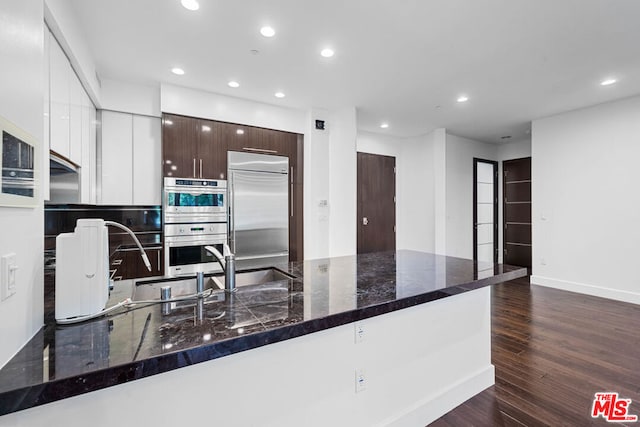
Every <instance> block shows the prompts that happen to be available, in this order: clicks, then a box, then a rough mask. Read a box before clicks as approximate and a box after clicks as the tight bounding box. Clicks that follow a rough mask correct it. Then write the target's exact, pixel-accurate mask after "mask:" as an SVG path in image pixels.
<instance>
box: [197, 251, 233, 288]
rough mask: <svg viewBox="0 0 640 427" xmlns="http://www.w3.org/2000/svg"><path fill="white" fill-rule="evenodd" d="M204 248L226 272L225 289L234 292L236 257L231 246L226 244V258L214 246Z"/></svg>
mask: <svg viewBox="0 0 640 427" xmlns="http://www.w3.org/2000/svg"><path fill="white" fill-rule="evenodd" d="M204 248H205V249H206V250H207V252H209V253H210V254H211V255H213V256H214V257H215V258H216V260H217V261H218V263H219V264H220V267H222V271H224V289H225V290H226V291H234V290H235V289H236V257H235V255H234V254H233V253H231V248H229V245H227V244H226V243H225V244H224V249H223V252H224V256H223V255H222V254H221V253H220V251H219V250H217V249H216V248H214V247H213V246H205V247H204Z"/></svg>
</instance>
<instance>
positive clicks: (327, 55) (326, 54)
mask: <svg viewBox="0 0 640 427" xmlns="http://www.w3.org/2000/svg"><path fill="white" fill-rule="evenodd" d="M334 53H335V52H334V51H333V49H329V48H326V49H322V51H320V55H322V56H324V57H325V58H331V57H332V56H333V55H334Z"/></svg>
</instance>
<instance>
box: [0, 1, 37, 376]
mask: <svg viewBox="0 0 640 427" xmlns="http://www.w3.org/2000/svg"><path fill="white" fill-rule="evenodd" d="M42 7H43V6H42V1H39V0H5V1H3V2H2V3H0V58H2V59H3V60H2V67H0V93H2V97H0V116H2V117H4V118H5V119H7V120H9V121H11V122H13V123H14V124H15V125H17V126H18V127H20V128H21V129H23V130H24V131H26V132H27V133H29V134H31V135H32V136H33V137H34V138H35V139H36V140H37V141H38V142H39V143H41V142H42V139H43V114H44V110H43V102H44V101H43V100H44V84H43V67H44V65H43V40H44V32H43V25H42V23H43V10H42ZM41 153H42V151H41V150H38V151H37V152H36V154H37V155H40V154H41ZM40 160H41V159H40ZM41 163H42V162H40V164H41ZM37 176H38V177H39V175H37ZM40 184H41V182H37V183H36V185H40ZM43 245H44V208H43V202H42V199H40V201H39V203H38V206H37V207H36V208H35V209H24V208H20V209H18V208H3V207H0V256H2V255H5V254H8V253H15V254H16V257H17V260H16V261H17V265H18V267H19V268H18V271H17V277H16V287H17V290H16V293H15V294H14V295H13V296H11V297H9V298H8V299H7V300H5V301H1V302H0V337H2V343H1V344H0V366H3V365H4V364H5V363H6V362H7V361H8V360H9V359H10V358H11V357H12V356H13V355H14V354H15V353H16V352H17V351H18V350H19V349H20V348H21V347H22V346H23V345H24V344H25V343H26V342H27V341H28V340H29V339H30V338H31V337H32V336H33V335H34V334H35V333H36V332H37V331H38V329H40V327H41V326H42V324H43V310H44V308H43V293H44V290H43V286H42V283H43V265H44V259H43V251H44V248H43Z"/></svg>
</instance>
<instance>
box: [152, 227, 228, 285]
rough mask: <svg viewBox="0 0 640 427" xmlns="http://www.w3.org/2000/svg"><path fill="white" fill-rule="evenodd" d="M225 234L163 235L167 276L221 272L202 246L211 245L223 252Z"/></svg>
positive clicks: (214, 260) (217, 264)
mask: <svg viewBox="0 0 640 427" xmlns="http://www.w3.org/2000/svg"><path fill="white" fill-rule="evenodd" d="M224 243H226V236H224V235H222V236H215V235H209V236H177V237H165V241H164V265H165V274H166V275H167V276H179V275H183V274H195V273H197V272H204V273H214V272H221V271H222V267H220V264H219V263H218V262H217V261H216V259H215V257H214V256H213V255H211V254H210V253H209V252H208V251H207V250H206V249H205V248H204V247H205V246H213V247H215V248H216V249H217V250H218V251H219V252H220V253H223V252H222V250H223V248H222V246H223V244H224Z"/></svg>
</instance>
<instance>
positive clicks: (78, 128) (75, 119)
mask: <svg viewBox="0 0 640 427" xmlns="http://www.w3.org/2000/svg"><path fill="white" fill-rule="evenodd" d="M69 80H70V82H69V86H70V96H69V158H70V159H71V161H72V162H74V163H76V164H78V165H82V127H83V123H82V97H83V95H86V93H85V91H84V88H83V87H82V84H81V83H80V80H78V76H76V74H75V73H74V72H73V70H71V76H70V79H69Z"/></svg>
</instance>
